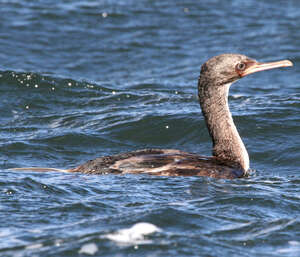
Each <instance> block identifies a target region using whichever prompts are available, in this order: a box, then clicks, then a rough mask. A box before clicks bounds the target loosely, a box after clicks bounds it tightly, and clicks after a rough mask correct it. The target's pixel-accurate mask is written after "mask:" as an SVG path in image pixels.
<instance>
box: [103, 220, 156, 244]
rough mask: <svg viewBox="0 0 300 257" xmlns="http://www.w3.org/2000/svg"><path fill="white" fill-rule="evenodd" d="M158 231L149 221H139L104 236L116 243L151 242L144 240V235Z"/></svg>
mask: <svg viewBox="0 0 300 257" xmlns="http://www.w3.org/2000/svg"><path fill="white" fill-rule="evenodd" d="M160 231H161V229H160V228H158V227H157V226H155V225H153V224H151V223H146V222H141V223H137V224H135V225H133V226H132V227H131V228H127V229H120V230H118V231H117V232H116V233H113V234H107V235H105V236H104V237H105V238H108V239H110V240H112V241H115V242H117V243H124V244H141V243H150V242H151V241H149V240H145V236H146V235H150V234H153V233H155V232H160Z"/></svg>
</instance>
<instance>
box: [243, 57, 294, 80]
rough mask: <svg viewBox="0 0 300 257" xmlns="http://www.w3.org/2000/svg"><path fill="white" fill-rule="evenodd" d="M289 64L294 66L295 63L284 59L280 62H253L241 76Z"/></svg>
mask: <svg viewBox="0 0 300 257" xmlns="http://www.w3.org/2000/svg"><path fill="white" fill-rule="evenodd" d="M289 66H293V63H292V62H291V61H289V60H282V61H278V62H253V63H251V65H249V66H248V67H247V68H246V69H245V70H244V71H243V72H242V73H241V74H240V75H241V77H245V76H247V75H249V74H252V73H255V72H259V71H264V70H270V69H275V68H280V67H289Z"/></svg>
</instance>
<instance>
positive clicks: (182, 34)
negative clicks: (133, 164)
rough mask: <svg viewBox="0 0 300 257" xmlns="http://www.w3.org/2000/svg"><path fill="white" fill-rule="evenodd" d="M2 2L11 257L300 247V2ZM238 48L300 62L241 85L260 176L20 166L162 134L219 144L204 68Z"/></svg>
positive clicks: (162, 142)
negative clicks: (213, 136)
mask: <svg viewBox="0 0 300 257" xmlns="http://www.w3.org/2000/svg"><path fill="white" fill-rule="evenodd" d="M0 10H1V22H0V124H1V126H0V153H1V154H0V186H1V187H0V192H1V194H0V197H1V198H0V220H1V225H0V256H300V232H299V231H300V230H299V228H300V215H299V213H300V207H299V206H300V189H299V188H300V175H299V166H300V154H299V150H300V147H299V145H300V144H299V109H300V101H299V100H300V92H299V83H300V82H299V81H300V68H299V67H300V65H299V64H300V52H299V42H300V32H299V31H300V12H299V10H300V2H299V1H283V0H282V1H279V0H276V1H255V0H249V1H242V0H234V1H208V0H207V1H179V0H178V1H177V0H176V1H175V0H172V1H171V0H166V1H154V0H152V1H150V0H139V1H133V0H127V1H122V0H105V1H92V0H90V1H62V0H57V1H47V0H44V1H29V0H27V1H26V0H14V1H13V0H11V1H5V0H2V1H1V0H0ZM227 52H234V53H241V54H245V55H248V56H250V57H252V58H255V59H257V60H259V61H272V60H281V59H290V60H291V61H292V62H293V63H294V67H292V68H285V69H276V70H272V71H266V72H261V73H258V74H254V75H251V76H249V77H247V78H244V79H242V80H241V81H239V82H237V83H235V84H234V85H233V86H232V88H231V91H230V97H229V101H230V109H231V111H232V114H233V118H234V120H235V123H236V125H237V127H238V129H239V132H240V134H241V136H242V138H243V141H244V143H245V145H246V147H247V150H248V152H249V155H250V161H251V168H252V169H253V170H255V171H256V172H253V174H252V175H251V176H250V177H249V178H244V179H237V180H215V179H210V178H202V177H155V176H147V175H125V176H124V175H123V176H121V175H107V176H95V175H91V176H87V175H83V174H64V173H57V172H52V173H39V172H30V171H27V172H20V171H18V172H17V171H9V170H8V168H12V167H28V166H45V167H56V168H63V169H66V168H71V167H75V166H77V165H79V164H81V163H83V162H85V161H87V160H89V159H93V158H96V157H99V156H103V155H108V154H115V153H120V152H126V151H131V150H136V149H143V148H151V147H155V148H173V149H181V150H184V151H190V152H195V153H199V154H203V155H210V154H211V141H210V138H209V135H208V133H207V130H206V127H205V124H204V120H203V117H202V115H201V112H200V109H199V104H198V99H197V78H198V76H199V71H200V66H201V64H202V63H204V62H205V61H206V60H207V59H208V58H210V57H212V56H214V55H218V54H221V53H227ZM144 223H149V224H144ZM149 226H150V228H151V229H152V230H151V229H150V230H151V231H148V230H147V228H149ZM124 229H125V230H124Z"/></svg>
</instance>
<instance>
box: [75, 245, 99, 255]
mask: <svg viewBox="0 0 300 257" xmlns="http://www.w3.org/2000/svg"><path fill="white" fill-rule="evenodd" d="M96 252H98V247H97V245H96V244H94V243H90V244H85V245H83V246H82V247H81V248H80V250H79V253H83V254H88V255H94V254H95V253H96Z"/></svg>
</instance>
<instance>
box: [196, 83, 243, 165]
mask: <svg viewBox="0 0 300 257" xmlns="http://www.w3.org/2000/svg"><path fill="white" fill-rule="evenodd" d="M210 83H211V82H210V81H207V80H201V77H200V79H199V83H198V93H199V101H200V106H201V109H202V114H203V116H204V118H205V122H206V126H207V128H208V132H209V134H210V136H211V138H212V141H213V156H215V157H217V158H218V159H220V160H222V161H224V162H225V163H229V164H233V165H234V166H238V167H240V168H242V169H243V170H245V171H247V170H248V169H249V156H248V153H247V150H246V148H245V146H244V144H243V141H242V139H241V137H240V135H239V133H238V131H237V129H236V126H235V125H234V122H233V119H232V116H231V113H230V110H229V106H228V92H229V87H230V85H231V83H229V84H226V85H221V86H216V85H210Z"/></svg>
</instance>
